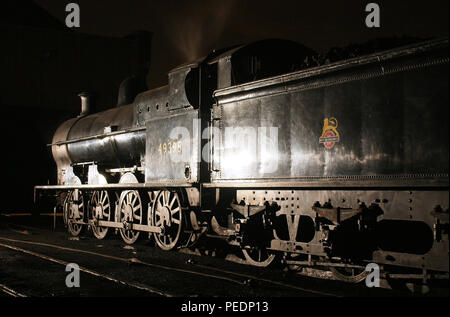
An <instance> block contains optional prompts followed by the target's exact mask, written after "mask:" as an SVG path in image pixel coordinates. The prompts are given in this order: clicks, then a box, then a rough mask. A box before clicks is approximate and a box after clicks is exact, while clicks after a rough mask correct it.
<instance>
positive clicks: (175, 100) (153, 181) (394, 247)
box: [35, 39, 449, 281]
mask: <svg viewBox="0 0 450 317" xmlns="http://www.w3.org/2000/svg"><path fill="white" fill-rule="evenodd" d="M313 55H314V52H313V51H311V50H310V49H308V48H306V47H304V46H302V45H299V44H296V43H293V42H290V41H282V40H265V41H259V42H256V43H252V44H248V45H241V46H236V47H232V48H230V49H224V50H218V51H214V52H213V53H211V54H210V55H209V56H207V57H204V58H202V59H199V60H197V61H195V62H193V63H189V64H185V65H181V66H179V67H177V68H175V69H173V70H172V71H170V72H169V73H168V85H166V86H163V87H160V88H157V89H153V90H149V91H145V92H142V93H140V94H138V95H137V96H136V97H135V98H134V101H132V102H131V103H129V104H126V105H120V106H117V107H114V108H111V109H109V110H106V111H103V112H100V113H92V114H91V113H89V110H88V108H89V107H88V106H89V98H88V96H86V95H83V94H82V95H81V98H82V109H83V111H82V113H81V114H80V115H79V116H78V117H76V118H73V119H70V120H68V121H66V122H64V123H62V124H61V125H60V126H59V128H58V129H57V131H56V132H55V134H54V137H53V141H52V143H51V148H52V153H53V157H54V159H55V162H56V164H57V180H58V184H57V185H46V186H36V187H35V191H36V192H39V193H41V192H43V191H49V190H52V191H56V193H57V194H58V197H59V201H58V206H59V208H61V209H62V211H63V215H64V222H65V224H66V225H67V228H68V231H69V232H70V233H71V234H72V235H75V236H76V235H78V234H80V232H81V231H82V229H85V228H89V229H91V230H92V233H93V234H94V236H95V237H97V238H98V239H103V238H104V237H105V236H106V235H107V233H108V232H109V231H112V230H114V231H115V232H116V233H120V236H121V237H122V239H123V241H125V242H126V243H128V244H131V243H134V242H135V241H136V240H137V239H138V237H139V235H144V234H146V235H148V237H149V238H153V239H154V240H155V242H156V244H157V246H159V247H160V248H161V249H163V250H172V249H176V248H183V247H190V246H192V245H194V244H195V243H196V242H197V241H199V240H201V239H202V237H203V236H208V237H216V238H218V239H222V240H223V241H226V242H227V243H228V244H230V245H234V246H237V247H240V248H241V250H242V252H243V255H244V256H245V259H246V260H247V261H248V262H249V263H250V264H252V265H257V266H268V265H270V264H272V263H274V262H275V261H277V260H281V261H282V262H283V263H285V264H286V265H291V266H298V267H324V268H329V269H330V270H331V271H332V272H333V273H334V274H335V275H336V276H337V277H339V278H341V279H344V280H347V281H360V280H362V279H363V278H364V276H365V274H366V273H367V272H365V270H364V267H365V265H366V264H368V263H377V264H378V265H381V266H382V267H383V268H384V270H385V271H386V272H387V274H390V273H392V274H393V272H394V273H400V274H396V276H398V277H401V276H402V274H403V277H408V278H418V279H421V280H427V279H430V278H446V279H448V272H449V256H448V255H449V244H448V223H449V209H448V208H449V191H448V185H449V178H448V168H449V146H448V144H449V142H448V141H449V140H448V135H449V133H448V132H449V131H448V121H447V120H448V109H449V102H448V61H449V57H448V56H449V55H448V39H438V40H430V41H426V42H420V43H415V44H411V45H406V46H402V47H397V48H394V49H390V50H385V51H382V52H376V53H372V54H368V55H364V56H358V57H354V58H350V59H345V60H340V61H337V62H332V63H328V64H325V65H318V66H314V67H311V66H308V63H307V61H308V60H311V58H312V57H313Z"/></svg>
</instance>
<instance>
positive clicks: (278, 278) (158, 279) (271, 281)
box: [0, 217, 408, 297]
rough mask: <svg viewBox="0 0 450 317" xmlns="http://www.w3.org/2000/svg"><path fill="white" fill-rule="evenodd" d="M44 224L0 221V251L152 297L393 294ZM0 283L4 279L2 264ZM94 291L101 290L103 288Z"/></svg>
mask: <svg viewBox="0 0 450 317" xmlns="http://www.w3.org/2000/svg"><path fill="white" fill-rule="evenodd" d="M21 218H23V217H21ZM47 226H48V224H47V225H46V227H45V229H44V228H42V227H39V226H38V225H36V226H35V225H34V223H33V225H31V226H30V225H27V224H17V223H9V224H6V223H5V222H3V224H1V223H0V255H1V250H2V249H3V250H9V252H13V253H15V254H21V255H22V256H27V257H32V258H35V259H37V260H39V261H44V262H50V263H53V264H54V265H58V266H59V269H58V270H60V271H64V268H63V266H66V265H67V264H68V263H72V262H74V263H78V264H79V266H80V271H81V272H82V273H83V274H84V275H85V276H87V275H88V276H90V278H91V279H95V280H102V281H103V282H104V283H109V284H110V285H112V284H114V285H115V287H117V288H121V287H122V288H124V289H127V290H129V291H128V292H127V293H125V294H129V295H130V296H134V295H132V294H133V292H137V293H136V294H138V295H136V296H156V297H197V296H230V295H231V296H238V297H253V296H267V297H272V296H274V297H277V296H289V297H293V296H295V297H298V296H308V297H311V296H323V297H325V296H326V297H343V296H361V295H362V296H367V295H373V294H375V296H376V295H377V294H381V295H382V296H385V295H387V294H389V295H393V294H394V293H390V292H389V291H388V290H381V289H377V290H375V289H368V288H366V287H365V286H364V285H351V284H348V283H342V282H338V281H332V280H323V279H318V278H312V277H307V276H302V275H298V274H296V273H295V272H283V271H281V270H269V269H261V268H255V267H252V266H248V265H241V264H236V263H234V262H230V261H225V260H224V259H218V258H211V257H207V256H200V257H199V256H195V255H193V254H192V253H183V252H167V251H161V250H159V249H157V248H155V247H153V246H148V245H145V244H144V243H145V242H142V243H137V244H135V245H133V246H131V247H130V246H124V245H123V244H122V243H121V241H120V240H118V239H114V238H113V239H106V240H96V239H92V238H90V237H89V236H88V235H87V236H81V237H80V238H75V239H73V238H71V237H68V236H67V234H66V233H65V232H62V231H58V228H57V230H56V231H50V230H48V229H47ZM59 229H61V228H59ZM54 241H57V242H54ZM147 244H148V242H147ZM100 248H101V250H100ZM0 260H1V259H0ZM31 262H32V261H31ZM0 263H1V262H0ZM66 274H67V273H66ZM0 283H4V281H2V279H1V270H0ZM4 284H5V287H6V288H5V289H1V290H2V291H3V292H2V293H4V294H7V295H9V296H12V295H11V293H8V289H11V290H17V291H16V293H17V294H25V295H28V293H27V292H26V291H25V290H24V289H21V288H14V287H13V285H11V284H9V283H6V282H5V283H4ZM94 284H95V283H94ZM133 290H134V291H133ZM92 294H93V295H92V296H102V293H101V292H95V291H94V293H92ZM30 295H31V296H33V294H30ZM400 295H402V296H404V295H405V293H402V294H400ZM406 295H408V294H406ZM43 296H45V295H43Z"/></svg>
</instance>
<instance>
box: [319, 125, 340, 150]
mask: <svg viewBox="0 0 450 317" xmlns="http://www.w3.org/2000/svg"><path fill="white" fill-rule="evenodd" d="M337 127H338V121H337V120H336V118H329V119H328V118H325V119H324V120H323V130H322V135H321V136H320V138H319V143H323V145H324V146H325V148H327V149H331V148H333V147H334V145H335V144H336V142H339V132H338V131H337Z"/></svg>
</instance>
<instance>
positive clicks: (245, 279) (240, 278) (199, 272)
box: [0, 236, 340, 297]
mask: <svg viewBox="0 0 450 317" xmlns="http://www.w3.org/2000/svg"><path fill="white" fill-rule="evenodd" d="M17 244H22V245H26V246H28V247H27V248H24V247H18V246H17ZM36 246H37V247H45V248H50V249H54V250H58V251H64V252H69V253H78V254H84V255H89V256H93V257H100V258H103V259H108V260H114V261H117V262H121V263H125V264H127V265H139V266H143V267H148V268H152V269H157V270H159V271H169V272H176V273H182V274H184V275H191V276H195V277H196V278H203V279H206V280H218V281H221V282H226V283H232V284H235V285H238V286H241V287H242V286H247V285H250V284H252V287H254V286H255V285H256V284H259V285H261V286H262V287H264V286H267V285H273V286H276V287H280V288H284V289H290V290H295V291H299V292H302V293H307V294H309V295H310V296H332V297H340V295H338V294H333V293H329V292H326V291H318V290H314V289H307V288H304V287H299V286H296V285H291V284H287V283H281V282H278V281H273V280H270V279H267V278H261V277H258V276H255V275H250V274H243V273H239V272H232V271H229V270H224V269H219V268H215V267H211V266H207V265H202V264H197V263H194V262H191V261H189V262H188V263H187V264H188V268H180V267H174V266H169V265H161V264H155V263H149V262H146V261H142V260H140V259H138V258H136V257H131V258H126V257H118V256H113V255H109V254H105V253H100V252H92V251H88V250H83V249H78V248H68V247H63V246H60V245H56V244H49V243H41V242H34V241H27V240H18V239H10V238H5V237H1V236H0V247H3V248H7V249H10V250H14V251H16V252H20V253H23V254H27V255H30V256H34V257H37V258H40V259H43V260H46V261H49V262H53V263H57V264H60V265H63V266H67V265H68V264H69V262H68V261H65V260H62V259H59V258H55V257H52V256H49V255H47V254H44V253H42V252H36V251H33V250H32V249H30V247H36ZM80 271H81V272H84V273H87V274H90V275H92V276H95V277H98V278H101V279H106V280H108V281H112V282H114V283H116V284H121V285H125V286H128V287H133V288H136V289H139V290H143V291H146V292H148V293H150V294H152V295H158V296H164V297H175V296H196V295H197V294H183V293H179V294H176V293H172V292H168V291H165V290H162V289H157V288H155V287H151V286H148V285H147V283H145V284H137V283H133V282H129V281H125V280H122V279H118V278H115V277H113V276H111V275H108V274H105V273H101V272H98V271H95V270H92V269H89V268H86V267H83V266H80Z"/></svg>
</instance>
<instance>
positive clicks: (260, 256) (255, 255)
mask: <svg viewBox="0 0 450 317" xmlns="http://www.w3.org/2000/svg"><path fill="white" fill-rule="evenodd" d="M242 253H243V254H244V256H245V259H246V260H247V262H248V263H249V264H251V265H254V266H259V267H267V266H269V265H270V264H272V263H273V261H274V260H275V257H276V255H275V254H273V253H270V252H269V251H268V250H267V249H265V248H259V247H258V248H256V247H255V248H251V249H242Z"/></svg>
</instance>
